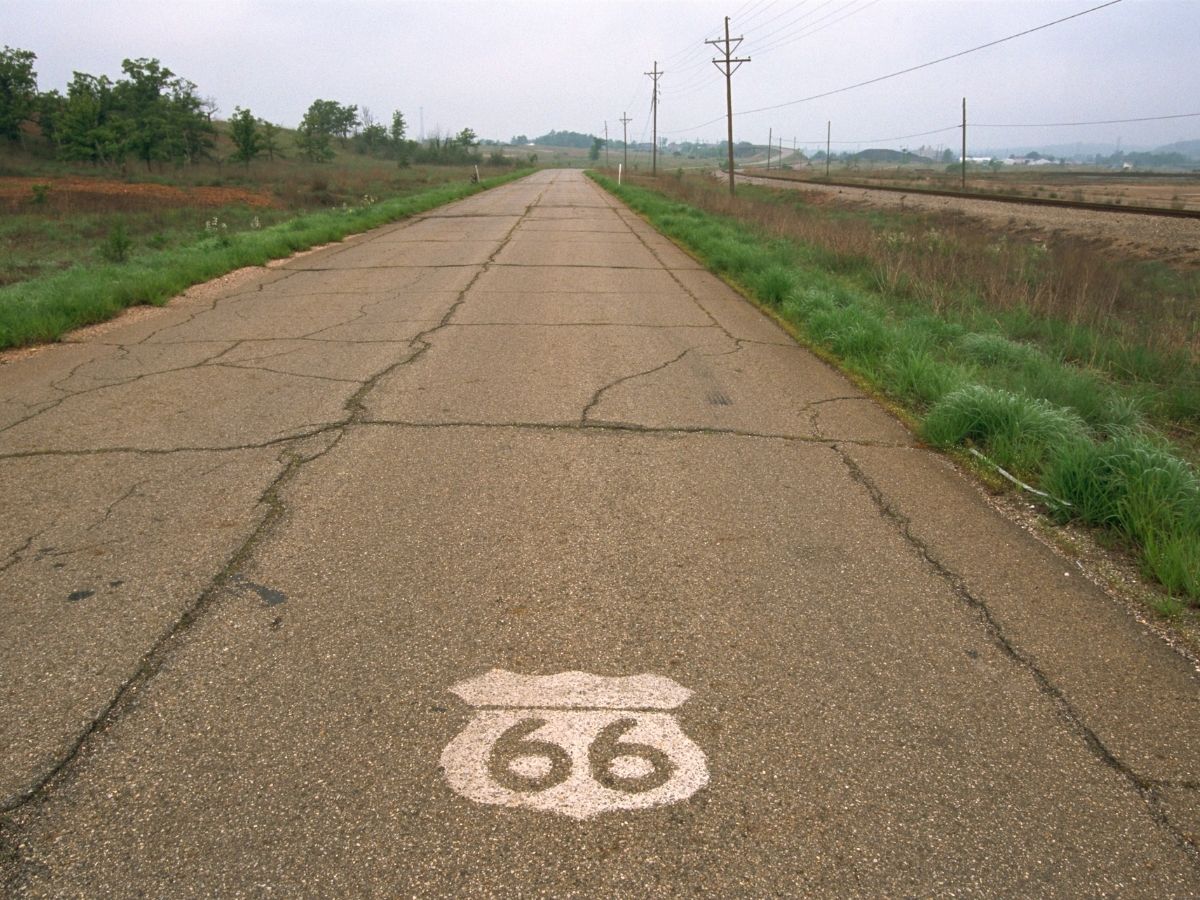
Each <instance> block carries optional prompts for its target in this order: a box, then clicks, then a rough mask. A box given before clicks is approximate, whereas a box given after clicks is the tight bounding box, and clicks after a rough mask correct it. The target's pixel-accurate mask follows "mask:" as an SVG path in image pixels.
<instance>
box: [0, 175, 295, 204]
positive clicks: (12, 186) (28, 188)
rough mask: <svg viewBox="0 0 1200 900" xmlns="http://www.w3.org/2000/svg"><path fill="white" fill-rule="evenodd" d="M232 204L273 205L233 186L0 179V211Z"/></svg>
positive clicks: (259, 195) (262, 196) (270, 200)
mask: <svg viewBox="0 0 1200 900" xmlns="http://www.w3.org/2000/svg"><path fill="white" fill-rule="evenodd" d="M39 198H40V199H39ZM234 203H244V204H246V205H247V206H253V207H258V208H263V207H268V206H274V205H276V201H275V199H274V198H273V197H272V196H271V195H270V194H269V193H267V192H265V191H252V190H246V189H244V188H235V187H176V186H174V185H167V184H139V183H131V182H126V181H117V180H113V179H106V178H83V177H79V176H72V177H68V178H24V177H22V178H0V208H2V209H5V210H8V211H16V210H18V209H24V208H28V207H29V206H30V205H31V204H36V205H44V206H47V207H49V208H51V209H54V210H59V211H64V212H70V211H77V212H93V211H97V212H98V211H110V210H130V211H132V210H142V209H163V208H168V207H177V206H208V207H214V208H216V207H221V206H229V205H231V204H234Z"/></svg>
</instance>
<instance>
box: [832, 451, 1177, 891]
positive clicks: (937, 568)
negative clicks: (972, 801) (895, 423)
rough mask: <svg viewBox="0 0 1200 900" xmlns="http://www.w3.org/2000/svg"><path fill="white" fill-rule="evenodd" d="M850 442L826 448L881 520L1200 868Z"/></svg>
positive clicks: (1144, 785)
mask: <svg viewBox="0 0 1200 900" xmlns="http://www.w3.org/2000/svg"><path fill="white" fill-rule="evenodd" d="M843 443H849V442H837V441H835V442H832V443H831V444H830V445H829V446H830V449H831V450H833V452H834V453H836V454H837V456H838V458H839V459H840V460H841V462H842V464H843V465H844V466H845V467H846V469H847V471H848V472H849V473H850V478H851V480H853V481H854V482H855V483H856V484H858V485H859V486H860V487H861V488H862V489H863V490H864V491H865V492H866V494H867V496H868V497H869V498H870V499H871V502H872V503H873V504H874V506H875V508H876V510H877V511H878V513H879V516H880V518H882V519H883V520H884V521H885V522H888V523H889V524H891V525H892V526H893V528H895V530H896V532H897V533H898V534H899V535H900V537H901V539H902V540H903V541H904V542H905V543H906V544H907V545H908V546H909V547H910V548H911V549H912V550H913V551H914V552H915V553H916V554H917V556H918V557H920V559H921V560H922V561H923V562H924V563H925V564H926V566H928V568H929V569H930V571H932V572H933V573H934V574H935V575H936V576H937V577H938V578H939V579H941V580H942V582H944V583H945V584H946V585H947V587H949V588H950V591H951V593H952V594H953V595H954V596H955V597H957V598H958V599H959V600H960V601H961V602H962V603H963V604H964V605H965V606H966V607H967V608H968V609H970V610H972V611H973V612H974V613H975V614H976V615H978V616H979V618H980V620H981V622H982V624H983V626H984V630H985V631H986V632H987V634H988V636H989V637H990V638H991V639H992V643H993V644H995V646H996V647H997V648H999V650H1000V651H1001V652H1002V653H1003V654H1004V655H1005V656H1006V657H1007V658H1008V659H1010V660H1011V661H1012V662H1014V663H1016V664H1017V666H1018V667H1020V668H1021V669H1022V670H1024V671H1025V672H1026V673H1027V674H1028V675H1029V676H1030V677H1031V678H1032V679H1033V681H1034V684H1035V685H1036V686H1037V689H1038V690H1039V691H1040V692H1041V693H1042V694H1043V695H1044V696H1046V697H1047V698H1049V699H1050V701H1051V702H1052V703H1053V705H1054V707H1055V709H1056V711H1057V712H1058V714H1059V716H1060V717H1061V718H1062V720H1063V721H1064V723H1065V724H1066V725H1067V726H1068V727H1069V729H1070V730H1071V731H1073V732H1074V733H1075V735H1076V736H1077V737H1079V738H1080V739H1082V741H1083V744H1084V746H1085V747H1086V748H1087V749H1088V751H1089V752H1090V753H1091V755H1092V756H1093V757H1094V758H1095V759H1096V760H1097V761H1099V762H1100V763H1101V764H1103V765H1104V766H1106V767H1107V768H1109V769H1110V770H1112V771H1113V772H1115V773H1116V774H1117V775H1119V776H1120V777H1121V778H1122V779H1124V780H1125V782H1126V783H1127V784H1128V785H1129V786H1130V787H1132V788H1133V789H1134V790H1135V791H1136V792H1137V794H1138V796H1140V797H1141V799H1142V801H1143V804H1144V806H1145V809H1146V812H1147V814H1148V815H1149V816H1150V818H1151V819H1152V820H1153V821H1154V823H1155V824H1156V825H1158V826H1159V827H1160V828H1162V829H1163V830H1165V831H1166V832H1167V833H1168V834H1170V835H1171V837H1172V838H1173V839H1174V840H1175V841H1176V843H1177V844H1178V845H1179V846H1180V847H1181V848H1182V849H1183V851H1184V853H1185V854H1186V855H1187V857H1188V859H1189V860H1190V862H1191V863H1192V865H1193V866H1195V867H1196V868H1198V869H1200V846H1198V845H1197V844H1196V843H1195V842H1194V841H1193V840H1192V839H1191V838H1190V837H1189V836H1188V835H1186V834H1184V832H1183V831H1182V830H1180V829H1179V828H1178V827H1176V825H1175V824H1174V823H1173V822H1172V821H1171V819H1170V817H1169V815H1168V814H1167V811H1166V810H1165V809H1164V808H1163V801H1162V798H1161V797H1159V795H1158V792H1157V791H1156V789H1155V785H1154V782H1153V781H1152V780H1150V779H1147V778H1144V777H1142V776H1141V775H1139V774H1138V773H1137V772H1135V771H1134V770H1133V768H1132V767H1130V766H1129V765H1128V764H1127V763H1125V762H1124V761H1123V760H1121V759H1120V758H1118V757H1117V755H1116V754H1115V753H1113V751H1112V750H1110V749H1109V748H1108V747H1107V745H1105V743H1104V741H1103V740H1101V738H1100V736H1099V735H1098V734H1097V733H1096V732H1095V730H1093V729H1092V728H1091V726H1089V725H1088V724H1087V722H1086V721H1084V717H1083V714H1082V713H1080V712H1079V711H1078V710H1077V709H1076V708H1075V707H1074V705H1073V704H1072V703H1071V701H1070V700H1069V699H1068V698H1067V696H1066V694H1065V693H1064V691H1063V690H1062V688H1060V687H1058V685H1056V684H1055V683H1054V682H1053V681H1052V680H1051V678H1050V676H1048V675H1047V674H1046V673H1045V672H1044V671H1043V670H1042V669H1041V668H1040V667H1039V666H1038V664H1037V663H1036V662H1035V661H1034V660H1033V659H1031V658H1030V657H1029V656H1027V655H1026V654H1025V653H1023V652H1022V651H1021V650H1020V649H1019V648H1018V647H1017V646H1016V645H1015V644H1014V643H1013V642H1012V641H1011V640H1010V639H1009V638H1008V636H1007V635H1006V634H1005V631H1004V626H1003V625H1001V624H1000V622H999V620H998V619H997V618H996V616H995V614H994V613H993V612H992V610H991V608H990V607H989V606H988V605H987V603H986V602H985V601H984V600H981V599H979V598H978V597H976V596H975V595H974V594H972V593H971V590H970V588H969V587H968V586H967V583H966V580H965V579H964V578H963V577H962V576H961V575H959V574H958V573H957V572H955V571H954V570H952V569H951V568H950V567H949V566H947V565H946V564H945V563H943V562H942V561H941V560H939V559H938V558H937V557H935V556H934V554H933V552H932V551H931V550H930V549H929V547H928V545H926V544H925V542H924V541H922V540H921V539H920V538H918V537H917V536H916V535H915V534H913V531H912V527H911V526H912V522H911V520H910V519H909V518H908V517H907V516H905V515H904V514H903V513H901V512H900V511H899V510H897V509H896V508H895V507H894V506H892V504H891V503H890V502H888V499H887V497H886V496H885V495H884V493H883V491H882V490H881V489H880V488H879V486H878V485H876V484H875V483H874V482H873V481H872V480H871V478H870V477H869V476H868V475H867V474H866V473H865V472H864V471H863V470H862V467H861V466H859V465H858V463H857V462H855V460H854V459H853V458H851V456H850V455H849V454H848V453H846V452H845V451H844V450H843V449H842V448H841V446H840V445H841V444H843Z"/></svg>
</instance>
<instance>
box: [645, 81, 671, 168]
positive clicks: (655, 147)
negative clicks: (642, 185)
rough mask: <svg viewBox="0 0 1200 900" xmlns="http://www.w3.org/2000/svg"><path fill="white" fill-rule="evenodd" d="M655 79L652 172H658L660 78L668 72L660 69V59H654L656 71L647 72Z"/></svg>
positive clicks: (652, 97)
mask: <svg viewBox="0 0 1200 900" xmlns="http://www.w3.org/2000/svg"><path fill="white" fill-rule="evenodd" d="M643 74H645V75H649V76H650V77H651V78H652V79H653V80H654V94H653V95H652V96H651V97H650V109H651V110H653V113H654V144H653V145H652V146H651V148H650V174H651V175H657V174H658V79H659V78H661V77H662V76H663V75H665V74H667V73H666V72H660V71H658V60H657V59H656V60H655V61H654V71H653V72H645V73H643Z"/></svg>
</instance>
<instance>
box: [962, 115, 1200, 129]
mask: <svg viewBox="0 0 1200 900" xmlns="http://www.w3.org/2000/svg"><path fill="white" fill-rule="evenodd" d="M1197 117H1200V112H1194V113H1175V114H1174V115H1170V116H1142V117H1141V118H1137V119H1101V120H1099V121H1096V122H1033V123H1030V124H1027V125H1018V124H1010V123H1005V124H980V123H978V122H972V123H971V127H972V128H1074V127H1077V126H1080V125H1125V124H1128V123H1131V122H1162V121H1165V120H1167V119H1194V118H1197Z"/></svg>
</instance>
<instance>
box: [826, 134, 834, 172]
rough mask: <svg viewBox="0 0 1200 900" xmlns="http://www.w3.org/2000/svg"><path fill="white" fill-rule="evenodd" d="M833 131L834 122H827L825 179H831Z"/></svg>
mask: <svg viewBox="0 0 1200 900" xmlns="http://www.w3.org/2000/svg"><path fill="white" fill-rule="evenodd" d="M832 133H833V122H832V121H828V120H827V121H826V122H825V180H826V181H828V180H829V136H830V135H831V134H832Z"/></svg>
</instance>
